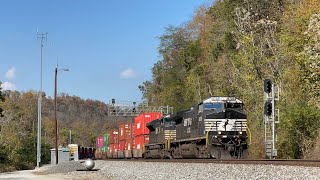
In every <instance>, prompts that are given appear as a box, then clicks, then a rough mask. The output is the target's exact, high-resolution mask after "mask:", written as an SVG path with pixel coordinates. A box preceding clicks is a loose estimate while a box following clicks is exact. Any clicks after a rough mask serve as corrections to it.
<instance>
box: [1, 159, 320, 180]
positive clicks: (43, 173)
mask: <svg viewBox="0 0 320 180" xmlns="http://www.w3.org/2000/svg"><path fill="white" fill-rule="evenodd" d="M95 164H96V165H95V168H94V169H96V170H97V171H76V170H77V169H83V168H84V166H83V164H80V163H79V162H67V163H63V164H59V165H57V166H56V165H53V166H46V167H42V168H40V169H37V170H35V171H34V175H35V178H39V177H42V178H43V177H45V179H47V177H48V178H49V179H50V178H54V179H94V180H96V179H116V180H120V179H121V180H122V179H130V180H131V179H148V180H149V179H151V180H153V179H155V180H159V179H179V180H182V179H221V180H222V179H223V180H225V179H245V180H248V179H304V180H306V179H308V180H309V179H320V168H319V167H301V166H281V165H277V166H274V165H249V164H215V163H211V164H208V163H189V164H188V163H167V162H157V163H154V162H128V161H101V160H97V161H95ZM1 177H2V176H1V174H0V179H1ZM32 177H33V176H32ZM26 179H27V178H26ZM40 179H41V178H40Z"/></svg>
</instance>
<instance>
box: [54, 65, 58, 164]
mask: <svg viewBox="0 0 320 180" xmlns="http://www.w3.org/2000/svg"><path fill="white" fill-rule="evenodd" d="M57 75H58V65H57V66H56V68H55V69H54V123H55V135H56V142H55V153H56V164H58V121H57Z"/></svg>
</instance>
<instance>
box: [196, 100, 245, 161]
mask: <svg viewBox="0 0 320 180" xmlns="http://www.w3.org/2000/svg"><path fill="white" fill-rule="evenodd" d="M198 115H199V118H200V119H203V126H202V127H203V128H204V129H203V133H204V134H205V135H206V140H207V144H208V145H210V146H211V152H210V153H211V156H212V157H215V158H217V157H218V158H221V156H222V158H226V157H236V158H242V156H244V155H245V154H244V153H245V152H244V150H246V149H247V115H246V113H245V112H244V111H243V103H242V101H240V100H238V99H236V98H234V97H211V98H209V99H207V100H205V101H203V103H200V104H199V112H198ZM223 153H224V154H223Z"/></svg>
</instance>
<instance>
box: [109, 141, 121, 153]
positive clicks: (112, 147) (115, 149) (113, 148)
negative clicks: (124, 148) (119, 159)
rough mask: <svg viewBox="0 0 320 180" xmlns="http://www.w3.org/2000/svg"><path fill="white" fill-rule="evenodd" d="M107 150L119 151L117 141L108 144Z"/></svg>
mask: <svg viewBox="0 0 320 180" xmlns="http://www.w3.org/2000/svg"><path fill="white" fill-rule="evenodd" d="M109 151H110V153H112V152H117V151H119V143H114V144H110V145H109Z"/></svg>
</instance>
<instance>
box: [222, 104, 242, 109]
mask: <svg viewBox="0 0 320 180" xmlns="http://www.w3.org/2000/svg"><path fill="white" fill-rule="evenodd" d="M242 105H243V104H242V103H227V104H226V108H235V109H242Z"/></svg>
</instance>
